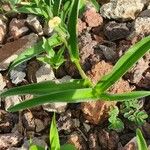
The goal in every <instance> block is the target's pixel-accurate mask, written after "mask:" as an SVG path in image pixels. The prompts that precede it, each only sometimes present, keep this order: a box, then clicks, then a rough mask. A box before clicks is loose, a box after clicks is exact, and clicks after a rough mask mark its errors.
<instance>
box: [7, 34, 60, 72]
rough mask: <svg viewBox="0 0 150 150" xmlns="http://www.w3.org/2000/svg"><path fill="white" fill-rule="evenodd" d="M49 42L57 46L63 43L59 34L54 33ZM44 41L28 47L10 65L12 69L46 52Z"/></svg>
mask: <svg viewBox="0 0 150 150" xmlns="http://www.w3.org/2000/svg"><path fill="white" fill-rule="evenodd" d="M48 41H49V44H50V45H51V47H54V46H57V45H60V44H61V41H60V39H59V37H58V35H57V34H54V35H53V36H52V37H50V38H49V39H48ZM44 47H45V46H44V43H43V41H40V42H38V43H37V44H36V45H34V46H33V47H31V48H28V49H27V50H25V51H24V52H22V53H21V54H20V55H19V56H18V57H17V59H15V61H13V63H12V64H11V65H10V70H11V69H13V68H15V67H16V66H18V65H19V64H21V63H23V62H25V61H27V60H29V59H31V58H33V57H35V56H37V55H39V54H40V53H42V52H44V51H45V49H44Z"/></svg>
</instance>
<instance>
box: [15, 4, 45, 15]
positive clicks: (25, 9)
mask: <svg viewBox="0 0 150 150" xmlns="http://www.w3.org/2000/svg"><path fill="white" fill-rule="evenodd" d="M17 12H19V13H25V14H34V15H38V16H43V13H42V11H41V9H40V8H38V7H35V6H22V7H20V8H17Z"/></svg>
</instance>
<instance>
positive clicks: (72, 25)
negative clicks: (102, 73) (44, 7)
mask: <svg viewBox="0 0 150 150" xmlns="http://www.w3.org/2000/svg"><path fill="white" fill-rule="evenodd" d="M79 3H80V0H73V6H72V10H71V12H70V16H69V21H68V32H69V34H70V37H69V40H68V43H69V53H70V57H71V60H72V61H73V62H75V61H77V60H79V49H78V44H77V43H78V41H77V28H76V25H77V19H78V14H79Z"/></svg>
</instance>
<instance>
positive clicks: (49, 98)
mask: <svg viewBox="0 0 150 150" xmlns="http://www.w3.org/2000/svg"><path fill="white" fill-rule="evenodd" d="M88 99H96V97H95V95H94V94H93V89H92V88H85V89H71V90H66V91H61V92H58V93H53V94H47V95H42V96H39V97H35V98H33V99H30V100H26V101H23V102H21V103H19V104H17V105H15V106H12V107H10V108H8V111H11V112H16V111H19V110H22V109H27V108H32V107H36V106H38V105H42V104H45V103H54V102H68V103H77V102H83V101H87V100H88Z"/></svg>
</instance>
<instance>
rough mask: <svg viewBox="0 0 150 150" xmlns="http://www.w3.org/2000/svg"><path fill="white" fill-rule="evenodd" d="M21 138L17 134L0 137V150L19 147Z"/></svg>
mask: <svg viewBox="0 0 150 150" xmlns="http://www.w3.org/2000/svg"><path fill="white" fill-rule="evenodd" d="M22 140H23V137H22V136H21V135H20V134H19V133H18V132H15V133H8V134H2V135H0V149H1V150H6V149H9V148H11V147H17V146H20V144H21V142H22Z"/></svg>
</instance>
